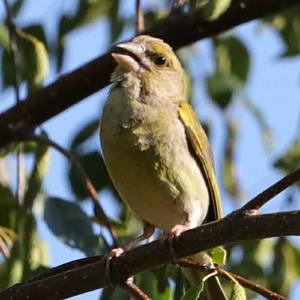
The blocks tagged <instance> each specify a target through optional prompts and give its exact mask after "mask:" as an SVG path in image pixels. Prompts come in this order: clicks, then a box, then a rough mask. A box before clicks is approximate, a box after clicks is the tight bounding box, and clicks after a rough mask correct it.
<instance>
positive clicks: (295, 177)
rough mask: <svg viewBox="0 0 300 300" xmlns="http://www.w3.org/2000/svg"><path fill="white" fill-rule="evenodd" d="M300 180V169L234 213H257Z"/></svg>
mask: <svg viewBox="0 0 300 300" xmlns="http://www.w3.org/2000/svg"><path fill="white" fill-rule="evenodd" d="M299 180H300V168H298V169H297V170H296V171H294V172H292V173H290V174H288V175H286V176H285V177H283V178H282V179H280V180H279V181H277V182H276V183H274V184H273V185H271V186H270V187H269V188H267V189H266V190H264V191H263V192H262V193H260V194H258V195H257V196H256V197H254V198H253V199H251V200H250V201H249V202H247V203H246V204H245V205H244V206H242V207H241V208H240V209H239V210H237V211H235V212H233V213H234V214H236V213H245V212H253V213H255V212H257V210H258V209H260V208H261V207H262V206H263V205H264V204H266V203H267V202H268V201H270V200H271V199H272V198H274V197H275V196H276V195H278V194H279V193H281V192H282V191H283V190H285V189H286V188H288V187H289V186H291V185H293V184H294V183H295V182H297V181H299Z"/></svg>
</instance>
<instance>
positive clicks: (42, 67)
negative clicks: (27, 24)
mask: <svg viewBox="0 0 300 300" xmlns="http://www.w3.org/2000/svg"><path fill="white" fill-rule="evenodd" d="M17 33H18V39H17V45H18V49H19V52H18V54H19V57H20V59H19V61H20V75H21V80H22V81H26V82H27V84H28V87H29V89H34V88H36V87H38V86H39V85H40V84H41V83H42V81H43V80H44V78H45V77H46V75H47V73H48V69H49V60H48V53H47V50H46V48H45V45H44V44H43V43H42V42H41V41H40V40H39V39H38V38H36V37H35V36H33V35H31V34H28V33H26V32H24V31H21V30H18V31H17ZM14 72H15V70H14V68H13V64H12V59H11V55H10V53H9V51H8V50H5V51H3V54H2V74H3V76H2V82H3V85H4V86H5V87H7V86H12V85H13V83H14V79H13V78H14Z"/></svg>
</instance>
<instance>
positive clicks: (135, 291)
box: [122, 282, 151, 300]
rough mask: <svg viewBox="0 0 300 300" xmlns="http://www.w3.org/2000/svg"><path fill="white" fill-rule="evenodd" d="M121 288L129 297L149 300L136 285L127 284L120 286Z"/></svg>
mask: <svg viewBox="0 0 300 300" xmlns="http://www.w3.org/2000/svg"><path fill="white" fill-rule="evenodd" d="M122 287H123V288H124V289H125V290H126V291H127V292H128V293H129V294H130V295H131V296H134V297H135V298H136V299H141V300H151V298H149V296H148V295H146V294H145V293H144V292H143V291H142V290H141V289H140V288H139V287H138V286H137V285H135V284H134V283H133V282H127V283H125V284H123V285H122Z"/></svg>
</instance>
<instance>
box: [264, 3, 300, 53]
mask: <svg viewBox="0 0 300 300" xmlns="http://www.w3.org/2000/svg"><path fill="white" fill-rule="evenodd" d="M266 20H268V21H269V22H270V23H271V24H272V25H273V26H274V27H275V29H277V31H278V33H279V36H280V37H281V39H282V41H283V43H284V45H285V49H284V52H283V53H282V55H281V56H282V57H290V56H295V55H299V53H300V43H299V40H300V9H299V8H298V7H293V8H292V9H288V10H285V11H284V12H282V13H281V14H276V15H275V16H272V17H270V18H266Z"/></svg>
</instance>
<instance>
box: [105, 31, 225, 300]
mask: <svg viewBox="0 0 300 300" xmlns="http://www.w3.org/2000/svg"><path fill="white" fill-rule="evenodd" d="M112 56H113V58H114V59H115V61H116V62H117V63H118V66H117V67H116V69H115V71H114V72H113V74H112V77H111V81H112V85H111V89H110V92H109V97H108V101H107V103H106V104H105V107H104V110H103V115H102V120H101V133H100V135H101V145H102V150H103V156H104V160H105V164H106V166H107V169H108V172H109V175H110V176H111V179H112V181H113V183H114V185H115V187H116V189H117V191H118V193H119V194H120V196H121V198H122V199H123V200H124V201H125V202H126V203H127V204H128V205H129V206H130V207H131V209H132V210H133V211H134V212H135V213H136V214H137V215H138V216H139V217H140V218H141V220H143V221H144V222H145V223H146V224H151V225H152V226H155V227H158V228H160V229H162V230H163V231H166V232H169V233H171V235H173V236H175V237H176V236H178V235H179V234H180V232H181V231H183V230H186V229H190V228H193V227H196V226H199V225H200V224H202V223H203V222H204V221H205V222H207V221H212V220H216V219H219V218H220V217H221V206H220V196H219V191H218V185H217V181H216V177H215V172H214V166H213V158H212V153H211V149H210V145H209V141H208V139H207V137H206V134H205V132H204V130H203V128H202V127H201V125H200V123H199V122H198V120H197V117H196V114H195V113H194V111H193V109H192V108H191V106H190V105H189V103H188V102H187V101H186V100H185V75H184V71H183V68H182V66H181V64H180V62H179V60H178V58H177V57H176V55H175V53H174V52H173V50H172V48H171V47H170V46H169V45H168V44H166V43H165V42H163V41H162V40H161V39H158V38H154V37H150V36H145V35H141V36H138V37H136V38H134V39H133V40H132V41H131V42H126V43H123V44H119V45H117V46H116V47H115V48H114V50H113V53H112ZM220 299H221V298H220ZM222 299H223V298H222Z"/></svg>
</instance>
